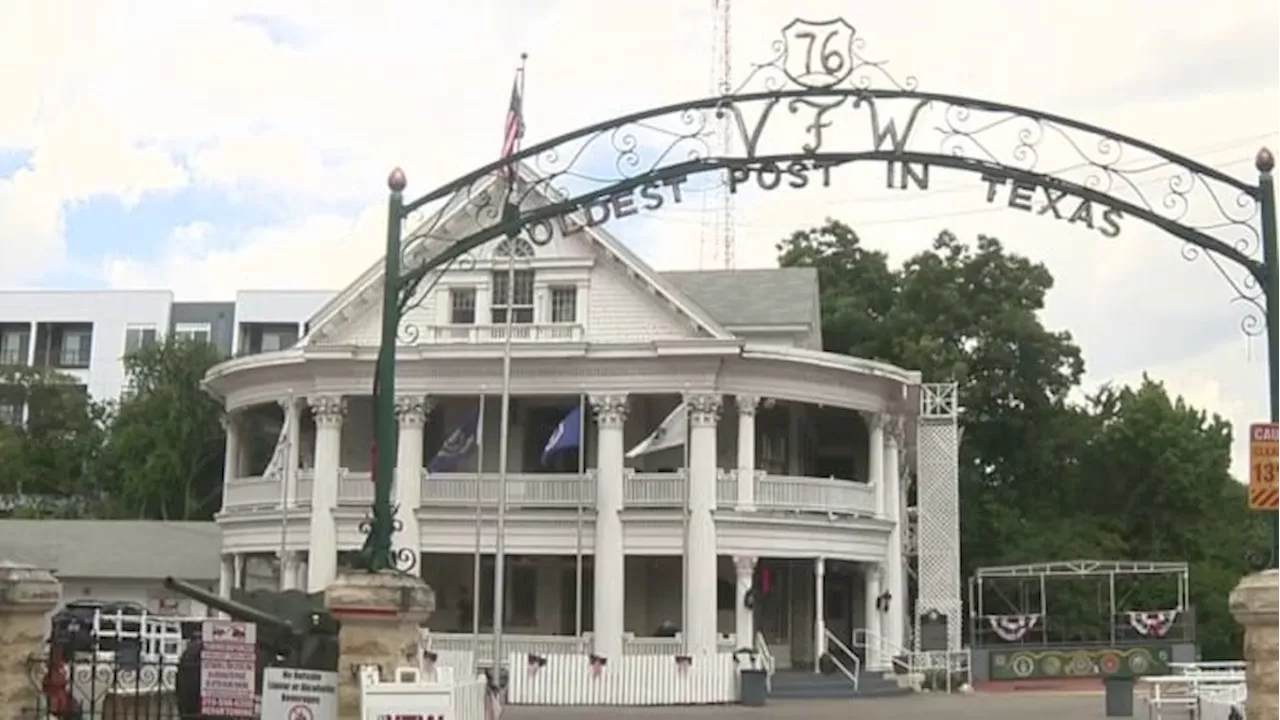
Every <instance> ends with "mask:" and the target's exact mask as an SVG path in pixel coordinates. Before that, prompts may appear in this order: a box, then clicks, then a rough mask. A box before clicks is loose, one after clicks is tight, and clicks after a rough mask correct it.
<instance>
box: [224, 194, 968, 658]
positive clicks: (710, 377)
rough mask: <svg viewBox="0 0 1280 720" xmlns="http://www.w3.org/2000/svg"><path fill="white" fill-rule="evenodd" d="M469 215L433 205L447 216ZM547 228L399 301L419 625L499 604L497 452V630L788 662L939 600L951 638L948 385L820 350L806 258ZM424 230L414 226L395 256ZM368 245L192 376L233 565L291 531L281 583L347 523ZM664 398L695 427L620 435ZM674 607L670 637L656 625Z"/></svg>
mask: <svg viewBox="0 0 1280 720" xmlns="http://www.w3.org/2000/svg"><path fill="white" fill-rule="evenodd" d="M466 222H467V220H465V219H464V218H461V217H455V218H446V219H445V220H444V222H443V223H442V224H441V226H442V227H445V228H446V230H445V231H444V232H445V233H446V234H450V235H453V236H455V237H456V236H458V235H459V234H461V233H464V232H466V227H467V226H466ZM583 224H585V223H583ZM407 229H409V230H412V228H407ZM538 239H539V240H540V241H545V242H540V243H538V244H535V243H534V242H531V241H530V240H529V238H526V237H521V238H518V239H516V240H515V241H514V242H513V241H510V240H502V241H501V242H493V243H491V244H489V245H488V246H486V247H484V248H482V249H481V250H479V251H478V252H477V253H476V254H475V255H474V257H471V258H469V260H468V262H466V263H457V264H455V266H454V267H453V268H452V269H450V270H448V271H447V272H445V273H444V274H443V276H442V277H441V278H440V279H439V282H438V283H436V284H435V285H434V287H433V288H432V289H431V291H430V292H429V293H427V294H425V296H424V297H422V298H421V299H420V301H419V302H417V303H415V305H414V306H413V307H412V308H411V309H410V310H409V311H408V313H407V315H406V317H405V320H404V323H403V325H402V326H401V327H400V333H399V351H398V358H397V379H396V383H397V384H396V392H397V399H396V403H397V405H396V407H397V415H398V418H399V455H398V459H399V461H398V468H397V476H396V477H397V482H396V488H395V491H394V492H395V502H396V503H397V504H398V508H399V510H398V512H399V515H398V518H397V519H398V520H399V521H400V523H401V526H402V531H401V532H399V533H398V534H397V537H396V542H397V545H398V547H403V548H407V550H408V551H409V552H410V553H412V555H413V556H414V559H415V560H416V561H417V562H416V568H417V569H418V571H419V572H421V574H422V576H423V577H424V578H425V579H426V581H427V582H428V583H430V585H431V586H432V587H433V588H434V589H435V590H436V593H437V601H438V607H437V610H436V613H435V615H434V616H433V617H432V619H431V620H430V626H431V630H432V633H433V636H434V637H435V638H436V640H437V641H438V642H439V643H440V644H439V645H438V647H441V648H446V647H447V646H448V641H449V639H450V638H451V637H456V638H457V639H458V642H459V643H462V644H468V643H469V638H470V633H471V629H472V613H473V611H475V610H477V609H478V610H479V623H480V627H481V630H482V631H483V632H488V630H489V628H490V627H491V618H492V587H493V567H494V553H495V550H496V546H497V543H496V534H495V530H496V517H495V515H496V513H495V509H496V505H497V498H498V492H499V484H498V481H499V458H500V457H501V456H502V455H504V454H505V455H506V458H507V465H508V467H507V476H506V485H505V491H506V498H507V503H506V505H507V509H508V510H507V513H506V516H505V518H506V519H505V528H506V530H505V536H504V537H505V554H506V567H507V574H506V579H505V588H506V590H505V608H506V612H505V615H504V621H503V622H504V625H505V632H506V633H508V635H507V638H508V640H507V641H508V645H507V647H508V648H509V649H512V650H519V649H522V648H523V649H525V650H526V651H528V652H534V651H535V649H536V650H537V651H540V652H547V651H548V649H551V650H552V651H554V648H557V647H561V648H574V647H582V646H583V645H582V643H581V642H580V641H579V640H578V639H577V638H576V637H575V636H576V635H577V634H578V633H579V632H581V633H583V634H584V635H590V643H591V648H592V649H593V651H594V653H596V654H597V655H600V656H603V657H614V656H618V655H625V654H630V653H642V652H644V651H645V648H646V647H657V646H663V647H667V646H669V644H670V643H671V642H677V643H680V644H681V647H683V649H684V651H685V652H687V653H688V654H690V655H691V656H698V655H700V654H704V653H714V652H716V650H717V648H719V649H720V650H721V651H722V652H723V651H724V650H725V649H733V648H736V647H743V646H757V645H758V643H759V642H761V641H762V642H763V644H764V645H767V648H768V650H769V651H770V652H771V653H772V654H773V656H774V657H775V658H776V660H777V662H778V665H779V667H788V666H792V667H804V666H812V665H813V663H814V662H815V658H817V657H820V656H821V654H822V653H823V652H824V651H830V652H832V653H833V654H834V653H836V648H837V647H838V646H839V645H848V646H855V645H859V644H860V642H859V641H860V640H862V639H868V638H869V639H873V640H877V642H870V643H868V645H869V647H867V648H866V649H865V650H864V649H862V648H860V647H859V648H855V651H856V652H857V653H858V654H859V655H861V656H863V659H864V661H865V665H864V667H873V668H883V667H885V666H886V663H887V661H888V656H889V654H891V653H892V654H897V653H899V652H902V650H903V648H904V647H909V646H910V644H911V643H912V642H913V640H912V637H913V635H912V633H911V630H910V626H911V625H912V622H913V621H912V618H913V615H918V614H923V613H926V612H928V611H930V610H936V611H939V612H942V613H944V614H946V615H949V617H950V619H951V622H950V627H949V630H950V632H949V633H948V636H949V639H950V640H951V642H950V643H949V644H951V645H953V646H954V647H958V645H959V633H960V627H961V624H962V622H963V619H962V617H961V611H960V577H959V546H958V530H959V528H958V502H957V491H956V470H957V468H956V462H957V460H956V457H957V456H956V440H957V437H956V422H955V412H956V408H955V397H954V386H929V385H923V384H922V380H921V377H920V375H919V374H918V373H916V372H914V371H911V370H909V369H903V368H898V367H893V366H890V365H886V364H884V363H880V362H873V361H870V360H863V359H858V358H852V357H847V356H844V355H838V354H834V353H828V352H823V351H822V350H821V327H820V312H819V307H818V298H819V294H818V278H817V274H816V272H815V271H814V270H812V269H805V268H799V269H776V270H749V271H739V272H728V271H726V272H687V273H680V272H676V273H660V272H656V271H654V270H653V269H652V268H650V267H648V266H646V265H645V264H644V263H643V262H642V261H640V260H639V259H638V258H637V257H636V256H635V255H634V254H632V253H631V252H630V251H628V250H627V248H626V247H624V246H623V245H622V244H621V243H619V242H618V241H617V240H616V239H614V238H613V237H611V236H610V235H609V234H608V233H607V232H604V231H603V229H602V228H600V227H581V226H578V227H577V228H576V229H575V230H572V231H570V232H568V233H567V234H566V233H565V232H564V229H563V226H561V227H557V228H556V229H555V231H554V232H553V233H550V236H549V237H548V236H547V235H546V234H545V233H544V234H543V235H542V236H540V237H539V238H538ZM440 242H443V241H439V240H435V241H423V240H415V241H412V242H411V243H410V244H409V246H408V247H407V248H406V250H405V259H406V260H405V261H406V263H407V265H408V266H410V267H412V266H413V264H415V263H417V262H421V261H422V260H423V259H424V258H425V257H429V256H430V255H431V254H433V253H434V252H436V251H438V249H439V247H441V246H440V245H439V244H436V243H440ZM513 256H514V257H513ZM512 262H514V264H515V271H514V273H515V274H514V283H513V284H512V286H511V287H508V282H507V277H508V276H507V273H508V267H509V263H512ZM381 267H382V266H381V263H379V264H378V265H376V266H374V267H372V268H370V269H369V270H367V271H366V272H365V273H363V274H362V275H361V276H359V277H358V278H355V279H354V281H353V282H352V284H351V285H350V286H348V287H347V288H346V289H345V290H343V291H341V292H340V293H338V294H337V295H336V296H335V297H334V298H333V299H332V301H331V302H329V303H328V304H326V305H325V306H324V307H323V308H321V309H320V311H319V312H318V313H316V315H315V316H314V317H313V318H311V320H310V332H309V333H308V334H307V336H306V337H305V338H303V340H302V341H301V342H300V343H299V344H298V345H297V346H296V347H293V348H289V349H285V350H280V351H276V352H264V353H261V354H256V355H251V356H248V357H241V358H236V359H233V360H229V361H227V362H225V363H223V364H221V365H219V366H217V367H215V368H214V369H213V370H211V371H210V373H209V375H208V377H207V378H206V385H207V387H208V388H209V390H210V391H211V392H212V393H214V394H215V395H217V396H219V397H221V398H223V399H224V401H225V405H226V410H227V412H228V414H229V418H230V421H229V428H230V429H229V435H228V442H227V457H228V460H227V477H226V488H225V493H224V496H223V497H224V503H223V509H222V511H221V513H220V514H219V516H218V524H219V525H220V527H221V528H222V531H223V546H222V551H223V553H224V558H223V568H222V578H223V590H224V591H228V590H229V589H230V586H231V585H232V584H233V580H232V578H233V577H234V575H235V569H236V568H238V567H243V565H244V563H245V562H246V561H247V560H246V558H253V557H263V556H274V555H276V554H278V553H280V552H281V549H282V548H283V551H284V557H283V563H282V565H283V566H284V568H285V573H284V577H283V583H284V584H285V585H286V586H302V587H305V588H307V589H310V590H318V589H321V588H323V587H325V586H326V585H327V584H328V583H330V582H331V581H332V580H333V579H334V577H335V573H336V568H337V565H338V562H339V556H340V555H342V554H344V553H351V552H353V551H356V550H357V549H359V548H360V546H361V545H362V543H363V541H364V535H362V533H361V531H360V526H361V523H362V521H364V520H365V519H366V517H367V516H368V512H369V505H370V502H371V500H372V497H373V485H372V483H371V482H370V446H371V437H372V403H371V398H370V393H371V386H372V378H373V370H374V363H375V357H376V354H377V345H378V340H379V325H380V312H379V302H380V296H381V293H382V285H383V277H382V274H381ZM508 312H510V313H512V321H513V323H514V329H513V330H512V337H511V343H510V346H511V354H512V361H511V398H512V399H511V405H510V423H509V437H508V445H507V447H506V452H505V453H503V452H502V449H501V448H499V438H500V437H501V436H502V433H501V415H502V411H501V403H500V393H501V389H502V365H503V362H502V358H503V352H504V349H503V348H504V342H503V341H504V339H505V337H506V329H505V325H504V323H505V320H506V314H507V313H508ZM481 399H483V403H482V402H481ZM580 402H584V403H585V405H586V408H587V414H588V416H589V420H588V424H587V427H586V428H585V429H584V431H583V432H582V436H583V437H582V443H581V444H582V448H583V458H582V467H581V468H580V467H579V459H578V453H577V452H575V451H574V450H573V449H570V450H568V451H565V452H561V453H558V454H555V455H553V456H552V457H550V458H548V459H546V460H545V461H544V458H543V457H542V455H543V451H544V449H545V448H546V447H547V445H548V442H549V440H550V439H551V437H552V435H553V434H555V433H556V432H557V427H558V426H559V425H560V424H561V423H562V421H564V420H565V418H566V416H567V415H568V414H569V413H570V412H572V411H573V410H574V409H575V408H578V407H579V403H580ZM682 402H683V403H684V407H685V408H686V409H687V423H688V436H687V437H688V442H687V448H686V444H685V443H679V444H678V446H675V447H670V448H668V449H666V450H663V451H660V452H652V453H645V454H640V455H638V456H635V457H628V453H627V451H628V450H629V449H632V448H635V447H636V446H637V445H638V444H639V443H641V441H642V440H644V439H645V438H646V437H647V436H650V435H651V434H652V433H653V432H654V431H655V430H656V429H657V428H658V427H659V426H660V425H661V424H662V423H663V421H664V418H667V417H668V416H669V415H670V414H671V413H672V411H673V409H675V408H677V407H679V406H680V404H681V403H682ZM482 408H483V409H482ZM478 416H482V417H483V422H479V421H478ZM281 424H282V425H283V427H284V428H285V431H284V432H283V434H282V442H281V444H280V446H279V447H278V452H277V456H276V457H277V458H279V462H278V463H276V462H272V463H268V458H267V457H265V456H263V455H262V454H261V453H257V454H256V457H255V453H252V452H250V451H249V449H247V448H246V445H247V444H248V443H247V441H246V438H248V437H250V433H248V432H247V429H248V428H250V427H255V426H256V427H258V428H262V427H268V428H270V427H277V426H280V425H281ZM473 427H474V428H475V430H474V431H473V430H472V429H471V428H473ZM459 441H462V442H459ZM686 450H687V452H686ZM453 451H457V452H456V453H455V452H453ZM433 461H434V462H433ZM477 543H478V552H479V554H480V555H481V556H482V562H481V572H480V573H479V586H478V587H477V585H476V582H475V581H474V579H473V558H474V556H475V554H476V553H477ZM579 557H581V558H582V562H581V565H582V566H583V572H582V575H581V578H582V579H581V581H579V573H578V567H579V560H578V559H579ZM579 583H581V584H579ZM579 587H581V588H582V589H581V596H582V602H581V605H579V604H578V603H577V600H576V599H577V597H578V595H579V589H578V588H579ZM666 623H671V624H673V625H674V626H675V627H677V628H679V629H680V631H681V633H682V639H681V640H670V641H664V640H661V639H656V638H652V637H651V636H653V635H655V634H656V633H655V631H656V630H657V629H658V628H659V627H660V626H663V625H664V624H666ZM451 633H459V635H457V636H453V635H451ZM646 638H650V639H646ZM522 643H523V644H522ZM468 646H469V645H468Z"/></svg>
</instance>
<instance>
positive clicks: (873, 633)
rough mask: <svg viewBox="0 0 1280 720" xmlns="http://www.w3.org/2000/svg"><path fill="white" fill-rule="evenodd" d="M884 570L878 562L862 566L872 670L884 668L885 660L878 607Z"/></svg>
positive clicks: (863, 606)
mask: <svg viewBox="0 0 1280 720" xmlns="http://www.w3.org/2000/svg"><path fill="white" fill-rule="evenodd" d="M883 572H884V571H883V570H882V566H881V565H880V564H878V563H866V564H864V565H863V566H862V616H863V617H864V618H865V621H864V623H865V625H866V631H867V632H866V633H865V634H864V637H865V641H864V642H865V643H866V653H867V658H866V660H867V668H868V669H870V670H884V669H885V661H884V653H883V651H882V646H883V643H882V642H881V639H880V636H881V632H882V631H881V628H880V608H879V607H877V602H876V601H877V599H878V598H879V597H880V593H881V592H883V590H882V588H881V585H882V584H883Z"/></svg>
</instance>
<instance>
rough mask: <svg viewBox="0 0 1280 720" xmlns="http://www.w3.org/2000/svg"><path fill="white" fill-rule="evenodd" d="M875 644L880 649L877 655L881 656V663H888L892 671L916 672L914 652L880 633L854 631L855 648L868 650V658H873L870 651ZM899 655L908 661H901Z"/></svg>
mask: <svg viewBox="0 0 1280 720" xmlns="http://www.w3.org/2000/svg"><path fill="white" fill-rule="evenodd" d="M873 644H874V645H876V647H878V648H879V652H878V653H877V654H878V655H879V656H880V660H881V662H887V663H888V665H889V667H890V669H893V668H898V669H900V670H901V671H902V672H904V673H910V672H914V670H915V668H914V662H913V660H912V657H913V656H914V655H915V653H914V652H913V651H911V650H908V649H907V648H905V647H903V646H902V645H899V644H897V643H895V642H894V641H892V640H890V639H889V638H887V637H885V636H884V635H881V634H880V633H874V632H871V631H870V630H867V629H865V628H858V629H856V630H854V631H853V645H854V647H860V648H862V649H864V650H867V657H868V658H870V657H871V653H870V650H871V646H872V645H873ZM899 655H902V656H905V657H906V661H905V662H903V661H899V660H898V656H899Z"/></svg>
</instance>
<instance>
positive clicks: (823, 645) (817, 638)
mask: <svg viewBox="0 0 1280 720" xmlns="http://www.w3.org/2000/svg"><path fill="white" fill-rule="evenodd" d="M826 654H827V559H826V558H824V557H817V558H814V560H813V671H814V672H820V671H821V664H822V663H821V662H820V661H821V660H822V656H823V655H826Z"/></svg>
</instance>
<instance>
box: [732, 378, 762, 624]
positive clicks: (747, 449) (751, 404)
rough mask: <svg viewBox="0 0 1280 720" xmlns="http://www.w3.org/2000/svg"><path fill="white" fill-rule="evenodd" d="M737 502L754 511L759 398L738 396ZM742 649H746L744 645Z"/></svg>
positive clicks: (742, 506) (735, 402) (736, 400)
mask: <svg viewBox="0 0 1280 720" xmlns="http://www.w3.org/2000/svg"><path fill="white" fill-rule="evenodd" d="M734 404H735V405H737V406H738V473H737V475H738V502H737V503H736V506H735V508H734V509H736V510H739V511H743V510H755V509H756V406H758V405H759V404H760V398H758V397H756V396H755V395H738V396H736V397H735V398H734ZM742 647H746V646H745V645H744V646H742Z"/></svg>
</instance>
